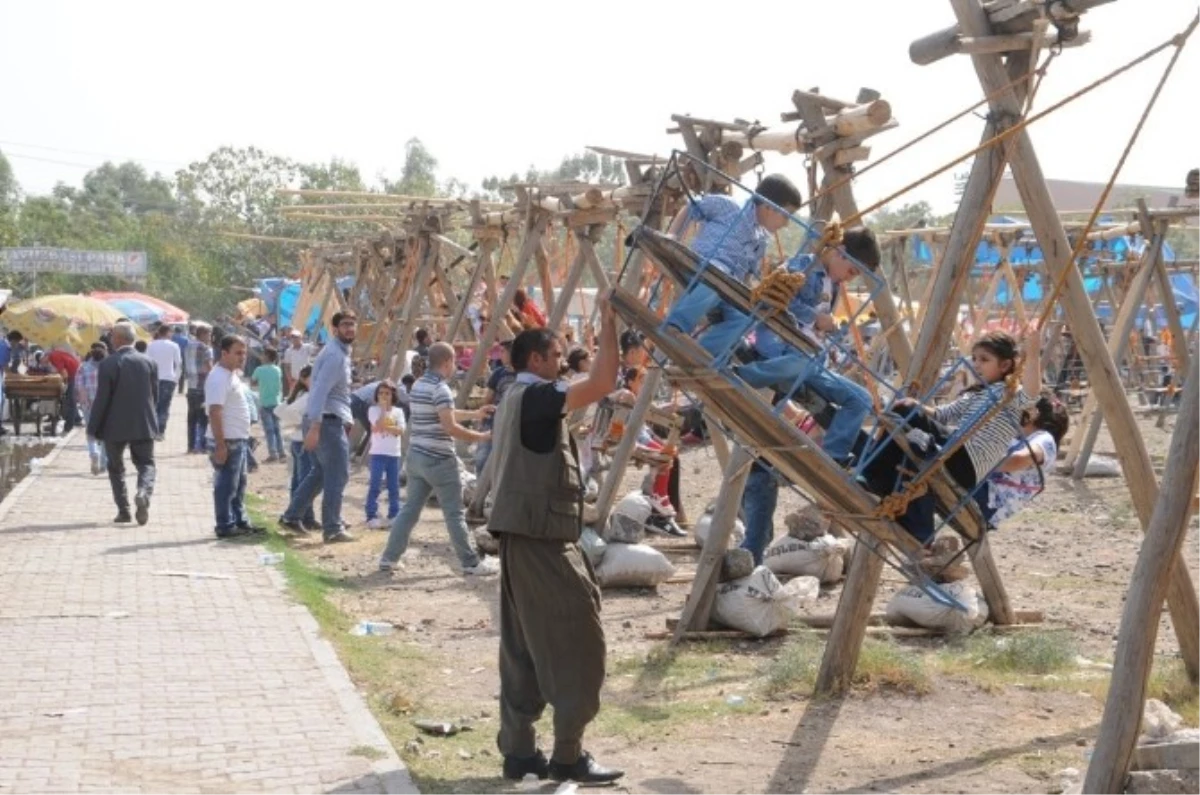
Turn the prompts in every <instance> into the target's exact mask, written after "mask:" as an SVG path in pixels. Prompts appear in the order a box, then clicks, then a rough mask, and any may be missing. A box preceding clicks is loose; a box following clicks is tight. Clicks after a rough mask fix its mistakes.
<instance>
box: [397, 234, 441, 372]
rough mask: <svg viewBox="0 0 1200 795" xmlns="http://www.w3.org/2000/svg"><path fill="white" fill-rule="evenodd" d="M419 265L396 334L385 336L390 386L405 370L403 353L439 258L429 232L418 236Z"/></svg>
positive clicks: (438, 245) (438, 246)
mask: <svg viewBox="0 0 1200 795" xmlns="http://www.w3.org/2000/svg"><path fill="white" fill-rule="evenodd" d="M421 245H422V246H423V247H424V249H423V251H422V252H421V260H420V265H419V266H418V267H417V273H416V277H415V278H414V279H413V281H412V283H411V285H412V286H411V291H410V293H409V296H408V300H407V301H406V302H405V303H404V310H403V313H402V314H401V315H400V317H399V318H397V319H396V323H395V326H394V328H395V333H394V334H389V336H388V343H389V345H388V349H387V350H386V351H385V352H384V356H385V359H384V360H385V361H388V360H390V361H391V368H390V372H389V374H388V377H389V378H391V380H392V382H393V383H399V381H400V373H401V371H402V370H403V369H404V359H405V357H404V352H405V351H406V350H408V346H409V343H410V342H411V340H412V334H413V331H414V330H415V327H416V324H417V323H416V321H417V314H418V313H419V312H420V311H421V302H422V301H424V300H425V297H426V296H427V295H428V293H429V286H428V285H429V274H430V273H431V272H432V271H433V264H434V261H435V260H436V259H437V258H438V257H439V256H441V244H440V243H438V242H437V241H436V240H434V239H433V238H432V237H431V236H430V235H429V234H428V233H422V234H421Z"/></svg>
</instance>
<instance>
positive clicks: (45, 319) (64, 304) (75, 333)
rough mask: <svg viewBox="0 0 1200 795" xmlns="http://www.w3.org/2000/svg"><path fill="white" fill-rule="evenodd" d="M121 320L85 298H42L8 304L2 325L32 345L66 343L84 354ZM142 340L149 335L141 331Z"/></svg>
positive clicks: (107, 308)
mask: <svg viewBox="0 0 1200 795" xmlns="http://www.w3.org/2000/svg"><path fill="white" fill-rule="evenodd" d="M121 317H122V312H121V310H119V309H117V308H116V307H114V306H112V305H111V304H107V303H105V302H104V301H101V300H100V299H98V298H92V297H90V296H86V295H43V296H40V297H38V298H30V299H28V300H26V301H21V302H20V303H17V304H9V307H8V311H6V312H5V313H4V316H3V319H4V324H5V325H6V326H8V328H9V330H10V331H19V332H21V333H22V334H24V335H25V336H26V338H28V339H29V341H30V342H32V343H33V344H35V345H41V346H42V347H43V348H50V347H51V346H53V345H61V344H62V343H64V342H65V343H68V344H70V346H71V347H72V348H74V349H75V351H76V352H77V353H78V352H81V351H86V350H87V349H88V347H89V346H91V344H92V343H93V342H96V341H97V340H99V339H100V336H101V335H102V334H104V332H106V331H108V330H109V329H110V328H112V327H113V324H114V323H116V322H117V321H118V320H120V319H121ZM138 333H139V334H140V335H141V336H142V337H143V338H145V339H149V337H148V335H146V333H145V332H144V331H142V330H141V329H138Z"/></svg>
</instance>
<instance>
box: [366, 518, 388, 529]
mask: <svg viewBox="0 0 1200 795" xmlns="http://www.w3.org/2000/svg"><path fill="white" fill-rule="evenodd" d="M367 527H368V528H370V529H371V530H382V529H383V528H385V527H387V525H386V524H385V523H384V521H383V519H382V518H381V517H379V516H372V517H371V518H370V519H368V520H367Z"/></svg>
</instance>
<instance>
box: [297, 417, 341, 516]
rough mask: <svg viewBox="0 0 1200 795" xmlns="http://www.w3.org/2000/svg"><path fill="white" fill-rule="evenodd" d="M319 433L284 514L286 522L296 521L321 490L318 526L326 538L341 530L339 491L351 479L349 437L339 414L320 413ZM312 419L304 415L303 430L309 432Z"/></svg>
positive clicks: (307, 509)
mask: <svg viewBox="0 0 1200 795" xmlns="http://www.w3.org/2000/svg"><path fill="white" fill-rule="evenodd" d="M320 422H321V436H320V439H319V441H318V442H317V449H316V450H314V451H312V453H310V456H311V458H312V468H311V469H309V470H308V474H307V475H305V477H304V480H302V481H300V485H299V486H298V487H297V488H296V493H295V494H293V495H292V500H291V502H289V503H288V507H287V510H286V511H284V512H283V518H284V520H286V521H289V522H298V521H300V518H301V517H302V516H303V515H304V514H305V513H306V512H308V511H311V510H312V505H313V501H314V500H316V499H317V495H318V494H320V493H321V492H322V491H324V493H325V496H324V497H323V498H322V500H321V530H322V532H323V534H324V536H325V538H332V537H333V536H335V535H337V534H338V533H340V532H342V492H344V491H345V490H346V483H348V482H349V481H350V438H349V437H348V436H346V427H345V425H344V424H343V423H342V421H341V419H339V418H338V417H322V418H321V420H320ZM311 424H312V421H311V420H309V419H308V418H307V417H305V418H304V422H303V424H302V425H301V429H302V430H303V432H304V433H306V434H307V433H308V429H309V427H310V426H311Z"/></svg>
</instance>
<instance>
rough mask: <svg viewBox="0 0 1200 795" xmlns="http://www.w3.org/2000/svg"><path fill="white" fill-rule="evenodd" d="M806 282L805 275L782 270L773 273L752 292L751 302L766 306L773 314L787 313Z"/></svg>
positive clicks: (764, 278)
mask: <svg viewBox="0 0 1200 795" xmlns="http://www.w3.org/2000/svg"><path fill="white" fill-rule="evenodd" d="M805 280H806V277H805V275H804V274H803V273H788V272H787V271H786V270H783V269H782V268H780V269H778V270H774V271H771V272H770V273H768V274H767V275H766V276H765V277H763V280H762V281H761V282H759V283H758V284H757V285H756V286H755V287H753V288H752V289H751V290H750V302H751V303H752V304H766V305H767V306H768V307H770V310H771V314H774V313H776V312H786V311H787V309H788V306H789V305H790V304H791V303H792V299H794V298H795V297H796V293H797V292H799V290H800V288H801V287H803V286H804V282H805Z"/></svg>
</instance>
